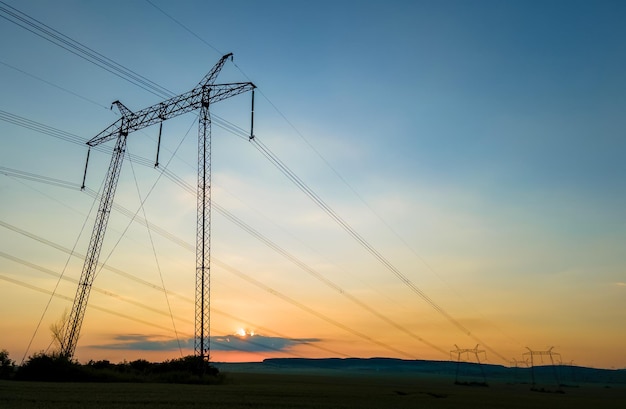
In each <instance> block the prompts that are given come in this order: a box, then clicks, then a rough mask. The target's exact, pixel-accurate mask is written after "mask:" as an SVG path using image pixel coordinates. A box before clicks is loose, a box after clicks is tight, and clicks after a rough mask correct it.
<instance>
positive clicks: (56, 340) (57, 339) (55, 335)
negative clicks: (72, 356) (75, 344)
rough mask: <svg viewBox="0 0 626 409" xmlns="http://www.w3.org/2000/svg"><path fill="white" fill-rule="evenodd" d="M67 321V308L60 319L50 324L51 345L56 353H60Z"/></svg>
mask: <svg viewBox="0 0 626 409" xmlns="http://www.w3.org/2000/svg"><path fill="white" fill-rule="evenodd" d="M68 320H69V313H68V311H67V308H66V309H65V311H63V314H62V315H61V318H59V320H58V321H57V322H53V323H52V324H50V332H51V333H52V343H53V344H54V348H55V350H56V351H58V352H61V345H63V337H64V334H65V328H66V327H67V321H68Z"/></svg>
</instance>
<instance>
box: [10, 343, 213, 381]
mask: <svg viewBox="0 0 626 409" xmlns="http://www.w3.org/2000/svg"><path fill="white" fill-rule="evenodd" d="M0 379H13V380H19V381H45V382H167V383H203V384H210V383H219V382H221V381H222V380H223V376H222V375H221V374H220V373H219V371H218V370H217V368H215V367H213V366H211V365H209V364H208V362H206V361H204V360H202V359H200V358H198V357H195V356H186V357H183V358H179V359H172V360H167V361H164V362H149V361H146V360H145V359H138V360H135V361H131V362H127V361H124V362H120V363H117V364H115V363H111V362H109V361H107V360H102V361H89V362H87V363H86V364H81V363H79V362H77V361H74V360H72V359H69V358H67V357H65V356H62V355H59V354H55V353H53V354H45V353H37V354H34V355H32V356H31V357H29V358H28V360H27V361H26V362H24V364H22V365H16V364H15V362H14V361H12V360H11V359H10V358H9V354H8V352H7V351H5V350H2V351H1V352H0Z"/></svg>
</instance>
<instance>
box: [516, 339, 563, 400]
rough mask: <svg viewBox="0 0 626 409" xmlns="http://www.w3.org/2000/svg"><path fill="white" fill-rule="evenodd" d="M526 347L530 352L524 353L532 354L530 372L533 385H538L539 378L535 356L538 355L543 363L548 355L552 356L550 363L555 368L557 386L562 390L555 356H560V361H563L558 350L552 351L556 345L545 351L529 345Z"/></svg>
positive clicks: (526, 354) (525, 353)
mask: <svg viewBox="0 0 626 409" xmlns="http://www.w3.org/2000/svg"><path fill="white" fill-rule="evenodd" d="M526 349H527V350H528V352H524V354H523V355H524V356H530V374H531V377H532V387H533V388H536V385H537V379H536V376H535V357H536V356H538V357H539V358H540V359H541V363H543V357H544V356H547V357H549V358H550V365H551V366H552V369H553V373H554V380H555V381H556V385H557V388H559V390H560V387H561V381H560V380H559V374H558V372H557V368H556V366H555V364H554V358H555V357H556V358H558V360H559V363H561V354H559V353H558V352H554V351H552V350H553V349H554V347H550V348H548V349H547V350H545V351H534V350H532V349H530V348H528V347H526Z"/></svg>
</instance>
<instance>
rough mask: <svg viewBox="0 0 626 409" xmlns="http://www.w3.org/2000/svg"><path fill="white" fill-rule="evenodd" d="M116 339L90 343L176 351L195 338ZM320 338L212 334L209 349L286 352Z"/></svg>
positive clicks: (131, 336)
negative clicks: (107, 341)
mask: <svg viewBox="0 0 626 409" xmlns="http://www.w3.org/2000/svg"><path fill="white" fill-rule="evenodd" d="M113 339H114V341H115V342H112V343H108V344H100V345H91V346H90V347H91V348H96V349H117V350H134V351H175V350H178V348H179V342H180V347H181V348H183V349H193V348H194V339H193V338H187V339H180V340H179V341H177V340H176V339H170V338H168V339H163V337H157V336H150V335H142V334H125V335H117V336H115V337H114V338H113ZM319 341H321V339H319V338H281V337H266V336H263V335H246V336H239V335H226V336H213V337H211V349H212V350H214V351H246V352H263V351H288V350H290V349H291V348H293V347H294V346H296V345H303V344H311V343H315V342H319Z"/></svg>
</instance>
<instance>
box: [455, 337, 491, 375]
mask: <svg viewBox="0 0 626 409" xmlns="http://www.w3.org/2000/svg"><path fill="white" fill-rule="evenodd" d="M454 346H455V347H456V349H455V350H453V351H450V359H452V356H453V355H452V354H456V373H455V379H454V383H456V384H462V382H460V380H459V368H460V366H461V357H462V356H463V355H465V356H466V357H468V358H469V356H470V355H473V356H474V357H475V358H476V363H477V364H478V367H479V368H480V373H481V375H482V378H483V381H482V383H480V384H481V385H487V376H486V375H485V370H484V369H483V365H482V363H481V362H480V354H482V355H483V356H484V357H485V360H486V359H487V352H485V350H484V349H478V344H477V345H476V346H475V347H474V348H463V349H462V348H459V346H458V345H456V344H454ZM474 383H476V382H474Z"/></svg>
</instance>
